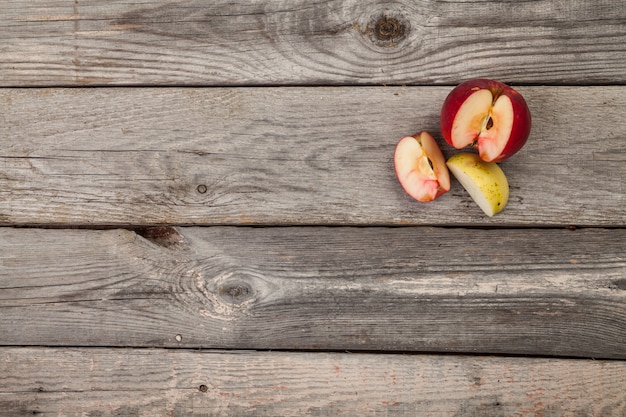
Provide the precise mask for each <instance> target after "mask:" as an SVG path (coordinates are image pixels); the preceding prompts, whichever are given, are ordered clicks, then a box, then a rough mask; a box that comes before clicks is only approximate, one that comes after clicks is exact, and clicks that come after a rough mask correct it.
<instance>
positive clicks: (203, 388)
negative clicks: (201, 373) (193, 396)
mask: <svg viewBox="0 0 626 417" xmlns="http://www.w3.org/2000/svg"><path fill="white" fill-rule="evenodd" d="M198 390H200V392H207V391H208V390H209V387H207V386H206V385H204V384H202V385H200V386H199V387H198Z"/></svg>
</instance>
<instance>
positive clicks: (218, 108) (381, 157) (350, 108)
mask: <svg viewBox="0 0 626 417" xmlns="http://www.w3.org/2000/svg"><path fill="white" fill-rule="evenodd" d="M519 90H520V92H522V94H524V96H525V97H526V98H527V101H528V103H529V106H530V108H531V112H532V114H533V130H532V132H531V137H530V139H529V141H528V143H527V144H526V146H525V147H524V148H523V149H522V151H521V152H520V153H518V154H516V155H515V156H514V157H513V158H511V159H510V160H508V161H506V162H504V163H503V164H502V167H503V169H504V171H505V172H506V174H507V176H508V178H509V183H510V185H511V197H510V201H509V204H508V206H507V208H506V209H505V211H503V212H502V213H501V214H498V215H497V216H495V217H494V218H491V219H490V218H488V217H486V216H484V215H483V214H482V212H481V211H480V209H479V208H478V206H477V205H476V204H474V202H473V201H472V200H471V199H470V197H469V195H468V194H467V193H466V192H465V191H464V190H463V189H462V187H461V186H460V185H459V184H458V183H456V182H453V188H452V191H451V192H449V193H448V194H446V195H444V196H443V197H441V198H440V199H439V200H437V201H436V202H434V203H429V204H423V203H418V202H416V201H414V200H412V199H411V198H410V197H408V196H407V195H406V194H405V193H404V191H403V190H402V188H401V187H400V185H399V183H398V181H397V179H396V176H395V173H394V168H393V152H394V148H395V145H396V143H397V141H398V140H399V139H400V138H401V137H403V136H406V135H409V134H414V133H416V132H418V131H420V130H428V131H431V132H433V133H434V134H435V136H436V137H437V138H438V140H439V142H440V143H441V144H442V147H443V150H444V153H445V154H446V155H448V156H450V155H452V154H453V153H454V152H455V150H453V149H451V148H450V147H449V146H447V145H445V144H444V143H443V140H442V139H441V137H440V136H439V135H438V134H437V133H436V132H438V131H439V127H438V126H439V109H440V106H441V103H442V102H443V100H444V98H445V97H446V95H447V94H448V92H449V91H450V88H449V87H406V88H403V87H394V88H390V87H387V88H385V87H328V88H315V87H309V88H301V87H292V88H234V89H228V88H225V89H222V88H154V89H152V88H122V89H115V88H102V89H101V88H98V89H4V90H1V91H0V103H1V104H2V112H0V224H2V225H40V224H46V225H122V226H125V225H128V224H141V225H145V224H174V225H176V224H184V225H192V224H195V225H216V224H217V225H225V224H231V225H239V224H256V225H310V224H326V225H336V224H343V225H372V224H374V225H392V224H393V225H398V224H409V225H410V224H413V225H508V226H510V225H514V226H516V225H531V226H533V225H569V224H576V225H592V226H623V225H624V224H626V210H625V208H624V207H626V204H625V201H624V200H625V199H624V195H625V191H626V189H625V187H624V183H625V182H626V171H624V162H625V161H626V153H625V151H626V146H625V145H626V118H624V113H623V109H624V108H626V87H525V88H520V89H519Z"/></svg>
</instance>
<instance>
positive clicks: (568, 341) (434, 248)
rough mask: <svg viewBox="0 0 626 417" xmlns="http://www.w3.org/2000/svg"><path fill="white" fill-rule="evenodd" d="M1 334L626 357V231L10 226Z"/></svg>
mask: <svg viewBox="0 0 626 417" xmlns="http://www.w3.org/2000/svg"><path fill="white" fill-rule="evenodd" d="M0 233H1V234H0V317H2V320H1V321H0V334H1V335H2V338H0V343H1V344H2V345H47V346H136V347H190V348H235V349H316V350H350V351H356V350H365V351H373V350H379V351H428V352H473V353H502V354H536V355H556V356H584V357H596V358H626V345H625V344H624V340H626V280H625V278H624V277H625V271H626V259H625V257H624V255H625V254H626V230H624V229H616V230H601V229H583V230H576V231H569V230H537V229H527V230H523V229H519V230H517V229H512V230H507V231H505V232H504V231H502V230H478V229H454V228H434V229H431V228H410V227H406V228H370V227H368V228H321V227H311V228H298V227H291V228H246V227H211V228H157V229H143V230H138V231H137V233H136V232H133V231H127V230H109V231H87V230H43V229H41V230H38V229H10V228H5V229H1V230H0Z"/></svg>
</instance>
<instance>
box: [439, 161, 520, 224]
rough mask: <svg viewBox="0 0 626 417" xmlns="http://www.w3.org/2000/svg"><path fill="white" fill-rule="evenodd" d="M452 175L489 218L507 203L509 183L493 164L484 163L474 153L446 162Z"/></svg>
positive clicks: (499, 169) (500, 170)
mask: <svg viewBox="0 0 626 417" xmlns="http://www.w3.org/2000/svg"><path fill="white" fill-rule="evenodd" d="M446 165H447V166H448V169H449V170H450V172H451V173H452V175H453V176H454V177H455V178H456V179H457V180H458V181H459V182H460V183H461V185H462V186H463V188H465V190H467V192H468V193H469V195H470V196H471V197H472V199H473V200H474V201H475V202H476V204H478V206H479V207H480V208H481V209H482V211H483V212H484V213H485V214H486V215H487V216H489V217H491V216H493V215H494V214H497V213H499V212H500V211H502V209H504V206H506V203H507V202H508V201H509V183H508V181H507V179H506V176H505V175H504V172H503V171H502V169H501V168H500V167H499V166H498V165H497V164H496V163H495V162H485V161H483V160H482V159H480V156H478V155H477V154H475V153H468V152H464V153H459V154H456V155H454V156H452V157H450V159H448V161H447V162H446Z"/></svg>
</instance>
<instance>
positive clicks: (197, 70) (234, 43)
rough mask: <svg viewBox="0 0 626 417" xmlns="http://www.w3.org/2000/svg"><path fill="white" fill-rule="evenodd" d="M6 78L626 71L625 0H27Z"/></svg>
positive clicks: (519, 79) (1, 6) (4, 57)
mask: <svg viewBox="0 0 626 417" xmlns="http://www.w3.org/2000/svg"><path fill="white" fill-rule="evenodd" d="M0 16H1V18H0V39H2V46H1V48H0V85H1V86H43V85H47V86H59V85H156V84H158V85H173V84H174V85H181V84H185V85H260V84H262V85H279V84H280V85H285V84H292V85H293V84H308V85H310V84H316V85H317V84H333V85H336V84H377V85H380V84H383V83H387V84H394V83H395V84H402V83H404V84H412V83H418V84H426V83H448V84H453V83H457V82H459V81H460V80H461V79H466V78H474V77H477V76H483V77H491V78H496V79H501V80H503V81H508V82H515V83H558V84H562V83H569V84H581V83H584V84H598V83H600V84H606V83H625V82H626V4H625V3H624V2H623V1H622V0H596V1H586V0H577V1H567V2H563V1H560V0H539V1H532V2H529V1H527V2H502V1H497V0H489V1H482V2H480V7H477V6H476V4H475V3H474V2H471V1H445V2H442V1H436V0H422V1H417V2H415V1H408V0H400V1H396V2H387V1H383V0H368V1H360V0H325V1H317V2H313V3H312V2H310V1H306V0H297V1H292V0H290V1H284V0H256V1H248V2H243V3H242V2H230V1H226V0H219V1H211V2H205V1H202V0H179V1H175V2H171V1H151V2H128V1H125V0H111V1H107V2H105V3H103V2H101V1H97V0H81V1H80V2H79V1H73V0H62V1H46V0H39V1H37V2H32V1H26V0H19V1H4V2H1V3H0Z"/></svg>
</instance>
